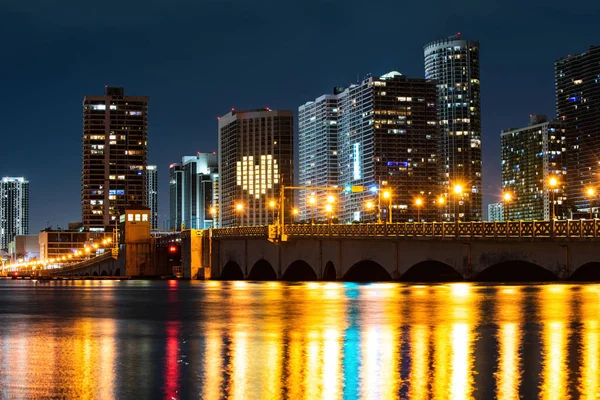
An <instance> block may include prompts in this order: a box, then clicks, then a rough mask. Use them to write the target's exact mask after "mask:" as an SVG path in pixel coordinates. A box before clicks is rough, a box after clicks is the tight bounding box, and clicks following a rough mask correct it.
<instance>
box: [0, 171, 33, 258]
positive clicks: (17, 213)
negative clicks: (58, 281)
mask: <svg viewBox="0 0 600 400" xmlns="http://www.w3.org/2000/svg"><path fill="white" fill-rule="evenodd" d="M27 234H29V181H27V180H26V179H25V178H22V177H19V178H13V177H4V178H2V180H0V249H5V250H8V244H9V243H10V242H12V241H13V239H14V237H15V236H16V235H27Z"/></svg>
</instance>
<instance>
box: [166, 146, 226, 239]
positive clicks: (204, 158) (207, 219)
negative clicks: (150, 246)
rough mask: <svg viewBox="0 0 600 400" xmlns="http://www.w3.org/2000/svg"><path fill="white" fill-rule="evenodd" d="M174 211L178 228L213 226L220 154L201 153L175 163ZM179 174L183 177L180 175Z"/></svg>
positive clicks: (172, 202) (172, 194)
mask: <svg viewBox="0 0 600 400" xmlns="http://www.w3.org/2000/svg"><path fill="white" fill-rule="evenodd" d="M172 165H173V167H172V171H173V175H174V179H172V185H173V186H172V190H171V193H170V194H171V204H172V206H173V207H174V209H172V210H171V214H172V215H173V216H174V218H175V221H176V222H179V226H174V228H175V229H188V228H192V229H206V228H211V227H212V226H213V214H212V213H211V207H213V204H214V203H213V197H214V196H213V180H214V179H215V178H216V175H217V171H218V168H217V154H216V153H198V154H197V155H195V156H187V157H183V159H182V160H181V164H172ZM177 174H181V176H180V177H179V179H178V177H177Z"/></svg>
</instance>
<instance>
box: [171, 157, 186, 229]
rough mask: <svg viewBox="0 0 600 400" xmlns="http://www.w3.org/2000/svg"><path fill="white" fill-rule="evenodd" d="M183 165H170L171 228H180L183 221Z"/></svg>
mask: <svg viewBox="0 0 600 400" xmlns="http://www.w3.org/2000/svg"><path fill="white" fill-rule="evenodd" d="M182 207H183V165H181V163H173V164H171V165H169V225H168V227H169V229H171V230H175V231H177V230H180V229H181V224H182V222H183V219H182V214H183V208H182Z"/></svg>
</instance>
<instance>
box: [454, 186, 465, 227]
mask: <svg viewBox="0 0 600 400" xmlns="http://www.w3.org/2000/svg"><path fill="white" fill-rule="evenodd" d="M452 191H453V192H454V194H455V195H456V198H455V199H454V213H455V214H456V215H455V218H454V219H455V220H456V221H457V222H460V201H459V200H458V198H459V197H462V194H463V187H462V185H460V184H456V185H454V187H453V188H452ZM456 204H458V207H456Z"/></svg>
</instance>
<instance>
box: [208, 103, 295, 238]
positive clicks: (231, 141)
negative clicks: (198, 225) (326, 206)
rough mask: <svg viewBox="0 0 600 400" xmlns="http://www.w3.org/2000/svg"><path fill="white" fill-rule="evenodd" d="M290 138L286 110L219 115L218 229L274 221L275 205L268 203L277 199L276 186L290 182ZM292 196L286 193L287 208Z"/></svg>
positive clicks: (290, 113) (290, 124) (290, 120)
mask: <svg viewBox="0 0 600 400" xmlns="http://www.w3.org/2000/svg"><path fill="white" fill-rule="evenodd" d="M293 137H294V113H293V111H291V110H284V111H282V110H279V111H277V110H271V109H268V108H264V109H255V110H245V111H235V110H232V111H231V112H229V113H228V114H226V115H224V116H222V117H220V118H219V152H218V156H219V157H218V158H219V178H218V179H219V185H218V186H219V195H218V197H219V204H218V205H217V208H218V215H219V216H218V219H219V224H220V226H221V227H228V226H236V225H250V226H252V225H267V224H270V223H273V222H274V220H275V219H277V216H278V209H279V204H276V207H274V208H272V207H270V206H269V203H270V202H271V201H273V202H277V203H278V201H279V200H278V199H279V195H280V193H279V190H280V185H281V184H284V185H285V186H291V185H292V184H293V182H294V177H293V171H294V169H293V162H294V155H293ZM293 200H294V193H293V191H291V190H290V191H286V193H285V201H286V203H285V208H286V209H287V210H291V208H292V207H293V206H294V201H293ZM287 218H290V220H291V214H290V217H288V216H287V213H286V219H287Z"/></svg>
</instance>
